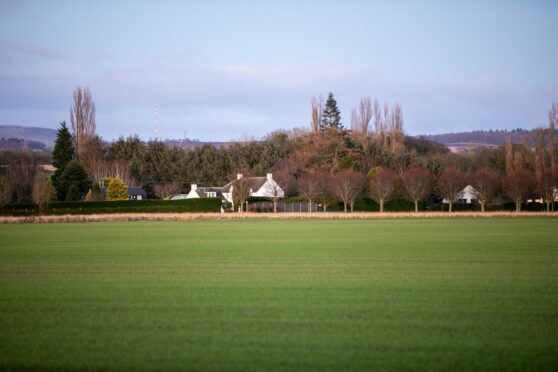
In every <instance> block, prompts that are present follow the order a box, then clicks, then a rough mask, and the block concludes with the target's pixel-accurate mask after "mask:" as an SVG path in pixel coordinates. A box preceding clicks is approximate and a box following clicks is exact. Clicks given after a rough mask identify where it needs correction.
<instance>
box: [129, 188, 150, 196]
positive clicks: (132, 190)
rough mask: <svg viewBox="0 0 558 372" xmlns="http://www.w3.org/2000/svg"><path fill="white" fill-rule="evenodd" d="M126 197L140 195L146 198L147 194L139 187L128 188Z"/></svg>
mask: <svg viewBox="0 0 558 372" xmlns="http://www.w3.org/2000/svg"><path fill="white" fill-rule="evenodd" d="M128 195H141V196H143V197H146V196H147V193H146V192H145V190H144V189H143V188H141V187H128Z"/></svg>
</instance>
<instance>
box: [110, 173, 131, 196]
mask: <svg viewBox="0 0 558 372" xmlns="http://www.w3.org/2000/svg"><path fill="white" fill-rule="evenodd" d="M127 199H128V187H127V186H126V184H125V183H124V181H122V180H121V179H120V178H118V177H115V178H111V180H110V181H109V183H108V186H107V200H109V201H110V200H127Z"/></svg>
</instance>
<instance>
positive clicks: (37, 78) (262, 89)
mask: <svg viewBox="0 0 558 372" xmlns="http://www.w3.org/2000/svg"><path fill="white" fill-rule="evenodd" d="M557 20H558V1H478V2H477V1H463V2H451V1H421V2H415V1H386V2H372V1H300V0H299V1H276V2H272V1H199V2H189V1H176V2H171V1H165V2H162V1H161V2H155V1H152V2H148V1H122V2H115V1H95V2H91V1H88V2H86V1H27V2H19V1H18V2H16V1H6V0H0V124H20V125H35V126H46V127H51V128H56V127H57V126H58V122H60V121H61V120H68V110H69V107H70V105H71V99H72V90H73V88H74V87H75V86H76V85H82V86H89V87H90V89H91V91H92V93H93V98H94V100H95V102H96V105H97V122H98V123H97V126H98V132H99V133H100V134H101V136H103V137H104V138H106V139H112V138H115V137H118V136H119V135H129V134H135V133H137V134H139V135H140V136H141V137H142V138H145V139H147V138H150V137H153V136H154V133H155V132H154V129H155V128H154V119H155V105H156V104H158V106H159V123H160V124H159V126H160V136H161V137H168V138H171V137H174V138H179V137H182V136H183V135H184V133H186V135H187V136H188V137H190V138H200V139H202V140H227V139H232V138H240V137H243V136H250V135H254V136H261V135H263V134H266V133H269V132H270V131H272V130H275V129H278V128H291V127H300V126H308V123H309V118H310V109H309V101H310V99H311V97H312V96H313V95H317V94H323V95H324V96H326V95H327V93H328V92H329V91H332V92H334V94H335V96H336V98H337V100H338V102H339V105H340V108H341V110H342V115H343V119H344V120H343V121H344V123H345V124H346V125H347V126H348V123H349V117H350V109H351V107H353V106H355V105H356V104H357V102H358V99H359V97H361V96H371V97H373V98H374V97H377V98H378V99H379V101H380V102H384V101H387V102H389V103H393V102H399V103H400V104H401V105H402V107H403V112H404V115H405V129H406V131H407V132H408V133H410V134H420V133H441V132H448V131H462V130H473V129H490V128H492V129H503V128H508V129H512V128H517V127H523V128H533V127H535V126H537V125H541V124H544V123H545V122H546V113H547V111H548V107H549V106H550V104H551V102H553V101H558V46H557V45H558V27H557Z"/></svg>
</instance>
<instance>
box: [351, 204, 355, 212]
mask: <svg viewBox="0 0 558 372" xmlns="http://www.w3.org/2000/svg"><path fill="white" fill-rule="evenodd" d="M354 206H355V203H354V202H351V213H353V209H354Z"/></svg>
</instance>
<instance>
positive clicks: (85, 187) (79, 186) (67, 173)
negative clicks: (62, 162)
mask: <svg viewBox="0 0 558 372" xmlns="http://www.w3.org/2000/svg"><path fill="white" fill-rule="evenodd" d="M59 185H60V191H61V195H63V198H60V200H67V201H73V200H81V199H83V197H84V195H85V194H86V193H87V191H89V189H90V188H91V185H92V183H91V180H90V179H89V176H88V175H87V172H86V171H85V168H83V166H82V165H81V164H80V163H78V162H77V161H75V160H72V161H70V162H69V163H68V164H67V165H66V168H64V172H63V173H62V175H61V176H60V179H59Z"/></svg>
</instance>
